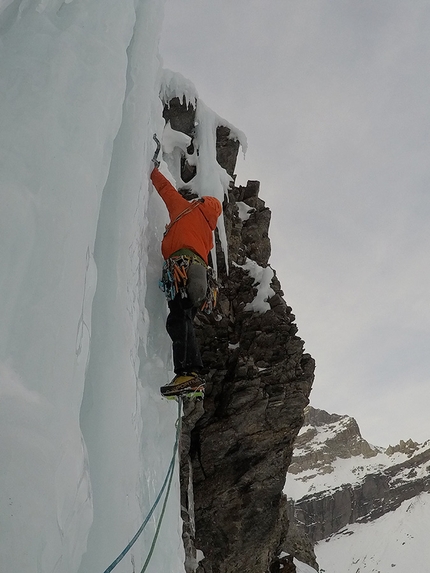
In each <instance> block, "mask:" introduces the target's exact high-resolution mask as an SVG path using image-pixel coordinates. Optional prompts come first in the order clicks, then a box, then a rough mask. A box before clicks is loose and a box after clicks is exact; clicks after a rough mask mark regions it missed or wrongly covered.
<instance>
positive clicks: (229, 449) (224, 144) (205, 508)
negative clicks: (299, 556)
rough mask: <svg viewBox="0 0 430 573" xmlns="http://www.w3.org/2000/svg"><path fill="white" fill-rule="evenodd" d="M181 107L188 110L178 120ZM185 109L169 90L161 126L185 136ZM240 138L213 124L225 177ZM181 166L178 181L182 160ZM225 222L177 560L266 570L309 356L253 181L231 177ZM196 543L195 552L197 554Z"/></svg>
mask: <svg viewBox="0 0 430 573" xmlns="http://www.w3.org/2000/svg"><path fill="white" fill-rule="evenodd" d="M182 113H184V114H185V116H186V120H185V119H183V120H181V119H180V118H176V116H177V115H179V116H180V115H181V114H182ZM190 113H191V114H192V107H191V111H190V106H188V107H187V106H185V105H184V104H181V102H179V100H178V101H176V102H174V105H170V106H166V109H165V117H166V118H167V117H168V119H169V121H170V122H171V126H172V127H173V128H174V129H185V128H183V125H185V124H186V125H187V126H188V127H189V128H190V129H189V130H188V135H190V136H192V125H193V121H192V118H191V119H190ZM238 148H239V144H238V142H237V141H235V139H234V138H232V137H231V133H230V129H229V128H227V127H224V126H222V125H221V126H219V128H218V129H217V159H218V162H219V163H220V165H221V166H222V167H224V168H225V169H226V171H227V172H228V173H229V174H230V175H232V174H233V171H234V165H235V161H236V156H237V152H238ZM182 168H183V177H182V180H183V181H184V187H186V184H185V183H186V180H187V178H188V177H189V169H188V167H187V164H186V159H185V158H184V161H183V162H182ZM224 220H225V228H226V235H227V242H228V246H229V252H228V267H227V264H226V262H225V258H224V253H222V251H221V246H220V243H219V241H218V243H217V255H218V256H217V260H218V276H219V282H220V285H221V287H220V293H219V304H218V312H217V313H216V314H212V315H205V314H199V315H198V317H197V320H196V324H197V331H198V337H199V341H200V345H201V349H202V355H203V361H204V364H205V367H206V372H205V374H206V377H207V386H206V396H205V400H204V404H200V405H199V404H196V403H190V404H188V405H186V412H185V413H186V415H185V428H186V430H185V431H184V437H183V443H182V462H181V463H182V465H181V471H182V505H183V508H184V518H185V520H184V521H185V526H184V540H185V544H186V547H187V553H188V557H187V570H188V571H189V572H191V571H195V570H197V572H198V573H233V572H236V571H237V572H239V571H246V572H247V573H265V572H266V571H269V569H270V568H271V567H272V570H275V569H276V567H278V570H281V569H280V565H279V561H278V560H277V556H278V555H279V552H280V550H281V546H282V544H283V541H284V539H285V536H286V533H287V528H288V522H287V517H286V498H285V497H284V495H283V493H282V491H283V487H284V483H285V476H286V472H287V469H288V466H289V463H290V460H291V456H292V451H293V444H294V440H295V438H296V436H297V434H298V432H299V430H300V428H301V426H302V423H303V411H304V408H305V406H306V405H307V403H308V396H309V393H310V390H311V386H312V382H313V376H314V361H313V359H312V357H311V356H310V355H309V354H306V353H305V352H304V349H303V346H304V344H303V341H302V340H301V339H300V338H299V337H298V336H297V326H296V324H295V317H294V315H293V314H292V309H291V307H289V306H288V305H287V304H286V302H285V300H284V298H283V292H282V290H281V286H280V284H279V281H278V279H277V277H276V273H275V272H274V271H273V270H272V269H271V268H270V266H269V264H268V262H269V257H270V240H269V236H268V230H269V224H270V211H269V209H268V208H267V207H266V205H265V203H264V201H263V200H262V199H261V198H260V197H259V183H258V182H257V181H249V182H248V184H247V185H246V186H245V187H241V186H239V187H235V186H233V185H232V187H231V189H230V192H229V197H228V201H227V200H226V201H225V202H224ZM197 418H198V419H197ZM187 428H188V430H187ZM195 548H198V549H199V550H200V551H202V552H203V554H204V559H202V560H200V562H199V563H198V562H197V559H196V553H195ZM276 563H278V565H276ZM273 568H275V569H273Z"/></svg>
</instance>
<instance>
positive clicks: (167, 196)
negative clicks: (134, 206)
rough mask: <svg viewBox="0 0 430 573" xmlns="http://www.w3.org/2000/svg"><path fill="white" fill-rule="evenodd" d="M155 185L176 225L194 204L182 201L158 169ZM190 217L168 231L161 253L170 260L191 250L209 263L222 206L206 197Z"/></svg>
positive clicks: (155, 171) (192, 211) (211, 198)
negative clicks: (175, 254) (173, 255)
mask: <svg viewBox="0 0 430 573" xmlns="http://www.w3.org/2000/svg"><path fill="white" fill-rule="evenodd" d="M151 181H152V183H153V184H154V187H155V188H156V189H157V191H158V193H159V195H160V197H161V198H162V199H163V201H164V203H165V204H166V207H167V209H168V211H169V215H170V222H172V221H175V219H176V217H178V215H180V214H181V213H182V212H183V211H184V210H185V209H187V208H189V207H191V206H192V205H193V204H192V203H190V202H189V201H187V200H186V199H184V198H183V197H182V195H181V194H180V193H179V192H178V191H177V190H176V189H175V188H174V187H173V185H172V184H171V183H170V182H169V181H168V180H167V179H166V178H165V177H164V175H163V174H162V173H160V172H159V171H158V169H157V168H155V169H154V170H153V171H152V173H151ZM202 199H203V200H204V201H203V202H202V203H198V204H197V207H195V208H193V209H192V210H191V211H190V212H189V213H186V214H184V215H183V216H181V217H180V218H179V219H178V220H177V221H176V222H174V223H173V225H172V226H171V227H170V229H169V230H168V232H167V234H166V235H165V236H164V239H163V242H162V243H161V252H162V254H163V257H164V258H165V259H168V258H169V257H170V256H171V255H172V254H173V253H175V252H176V251H179V249H190V250H192V251H193V252H194V253H196V254H197V255H199V256H200V257H201V258H202V259H203V260H204V261H205V262H206V263H207V262H208V256H209V252H210V250H211V249H212V247H213V245H214V244H213V233H212V232H213V231H214V230H215V227H216V224H217V220H218V217H219V216H220V215H221V212H222V205H221V203H220V202H219V201H218V199H216V198H215V197H210V196H207V197H202Z"/></svg>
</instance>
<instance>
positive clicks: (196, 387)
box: [160, 372, 205, 397]
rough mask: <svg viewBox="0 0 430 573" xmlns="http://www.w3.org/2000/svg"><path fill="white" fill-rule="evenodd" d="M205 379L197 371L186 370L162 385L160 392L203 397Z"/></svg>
mask: <svg viewBox="0 0 430 573" xmlns="http://www.w3.org/2000/svg"><path fill="white" fill-rule="evenodd" d="M204 389H205V381H204V380H203V378H201V377H200V376H199V375H198V374H197V372H189V373H188V372H184V373H182V374H177V375H176V376H175V377H174V378H173V380H172V381H171V382H170V384H167V385H166V386H162V387H161V388H160V392H161V394H162V395H163V396H166V397H169V396H184V395H186V396H190V397H203V394H204Z"/></svg>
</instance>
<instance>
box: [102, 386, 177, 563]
mask: <svg viewBox="0 0 430 573" xmlns="http://www.w3.org/2000/svg"><path fill="white" fill-rule="evenodd" d="M181 408H182V399H181V398H180V397H179V399H178V419H177V420H176V439H175V445H174V447H173V455H172V459H171V460H170V464H169V468H168V470H167V474H166V477H165V478H164V482H163V485H162V486H161V489H160V491H159V493H158V495H157V498H156V500H155V502H154V504H153V506H152V507H151V509H150V510H149V513H148V515H147V516H146V517H145V520H144V522H143V523H142V525H141V526H140V527H139V529H138V530H137V532H136V534H135V535H134V536H133V538H132V539H131V541H130V543H129V544H128V545H127V546H126V547H125V548H124V550H123V551H122V552H121V553H120V554H119V555H118V557H117V558H116V559H115V561H113V562H112V563H111V564H110V565H109V567H108V568H107V569H106V570H105V571H104V573H110V572H111V571H112V570H113V569H114V568H115V567H116V566H117V565H118V563H119V562H120V561H122V559H123V558H124V557H125V556H126V555H127V553H128V552H129V551H130V549H131V548H132V547H133V545H134V544H135V543H136V541H137V539H138V538H139V536H140V534H141V533H142V531H143V530H144V529H145V527H146V525H147V524H148V521H149V520H150V519H151V516H152V514H153V513H154V511H155V508H156V507H157V505H158V504H159V503H160V499H161V496H162V495H163V492H164V490H165V489H166V486H168V487H167V492H166V497H165V499H164V502H163V507H162V510H161V514H160V519H159V522H158V525H157V529H156V531H155V534H154V538H153V540H152V543H151V549H150V551H149V554H148V557H147V558H146V561H145V564H144V566H143V569H142V573H144V572H145V571H146V569H147V567H148V564H149V561H150V560H151V557H152V554H153V552H154V548H155V544H156V542H157V538H158V534H159V532H160V528H161V523H162V521H163V517H164V512H165V510H166V505H167V500H168V498H169V494H170V488H171V485H172V479H173V474H174V470H175V460H176V454H177V453H178V446H179V438H180V435H181V427H182V417H181Z"/></svg>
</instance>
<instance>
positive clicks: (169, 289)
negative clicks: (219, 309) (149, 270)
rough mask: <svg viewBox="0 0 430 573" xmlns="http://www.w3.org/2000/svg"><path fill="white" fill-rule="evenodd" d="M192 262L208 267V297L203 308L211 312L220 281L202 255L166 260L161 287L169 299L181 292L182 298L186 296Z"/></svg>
mask: <svg viewBox="0 0 430 573" xmlns="http://www.w3.org/2000/svg"><path fill="white" fill-rule="evenodd" d="M191 263H198V264H201V265H203V266H204V267H205V268H206V276H207V288H206V297H205V300H204V302H203V304H202V306H201V310H202V311H203V312H205V313H206V314H210V313H211V312H212V311H213V309H214V308H215V306H216V303H217V298H218V283H217V280H216V278H215V276H214V271H213V269H212V268H211V267H208V266H207V265H205V264H204V263H203V260H202V259H200V257H197V256H189V255H180V256H178V257H170V258H169V259H167V260H166V261H164V265H163V271H162V275H161V280H160V282H159V286H160V289H161V290H162V291H163V292H164V294H165V295H166V298H167V300H169V301H170V300H173V299H174V298H175V297H176V295H177V294H180V295H181V298H186V297H187V296H188V292H187V284H188V269H189V266H190V264H191Z"/></svg>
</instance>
